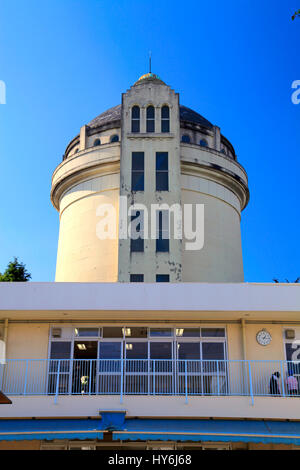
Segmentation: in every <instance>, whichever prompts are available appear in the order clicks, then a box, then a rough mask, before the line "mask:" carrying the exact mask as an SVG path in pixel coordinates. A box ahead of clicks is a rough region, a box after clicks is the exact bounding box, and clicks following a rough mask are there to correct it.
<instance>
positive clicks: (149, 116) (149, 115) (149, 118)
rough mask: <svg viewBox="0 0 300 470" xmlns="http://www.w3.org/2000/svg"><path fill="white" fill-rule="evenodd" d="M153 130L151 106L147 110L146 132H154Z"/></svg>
mask: <svg viewBox="0 0 300 470" xmlns="http://www.w3.org/2000/svg"><path fill="white" fill-rule="evenodd" d="M154 130H155V110H154V107H153V106H148V108H147V120H146V131H147V132H154Z"/></svg>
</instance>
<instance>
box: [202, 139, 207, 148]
mask: <svg viewBox="0 0 300 470" xmlns="http://www.w3.org/2000/svg"><path fill="white" fill-rule="evenodd" d="M200 145H201V147H207V146H208V143H207V141H206V140H205V139H201V140H200Z"/></svg>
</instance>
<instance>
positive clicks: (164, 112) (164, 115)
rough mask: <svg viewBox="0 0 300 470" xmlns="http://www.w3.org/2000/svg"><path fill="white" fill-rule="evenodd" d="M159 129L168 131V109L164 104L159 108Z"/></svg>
mask: <svg viewBox="0 0 300 470" xmlns="http://www.w3.org/2000/svg"><path fill="white" fill-rule="evenodd" d="M161 131H162V132H170V109H169V106H166V105H165V106H163V107H162V108H161Z"/></svg>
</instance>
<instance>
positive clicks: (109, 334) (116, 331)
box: [103, 326, 123, 338]
mask: <svg viewBox="0 0 300 470" xmlns="http://www.w3.org/2000/svg"><path fill="white" fill-rule="evenodd" d="M103 338H123V331H122V328H119V327H115V326H104V327H103Z"/></svg>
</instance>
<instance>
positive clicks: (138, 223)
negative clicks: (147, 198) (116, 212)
mask: <svg viewBox="0 0 300 470" xmlns="http://www.w3.org/2000/svg"><path fill="white" fill-rule="evenodd" d="M135 212H136V213H135V215H132V216H131V224H130V251H131V252H143V251H144V212H143V211H135Z"/></svg>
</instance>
